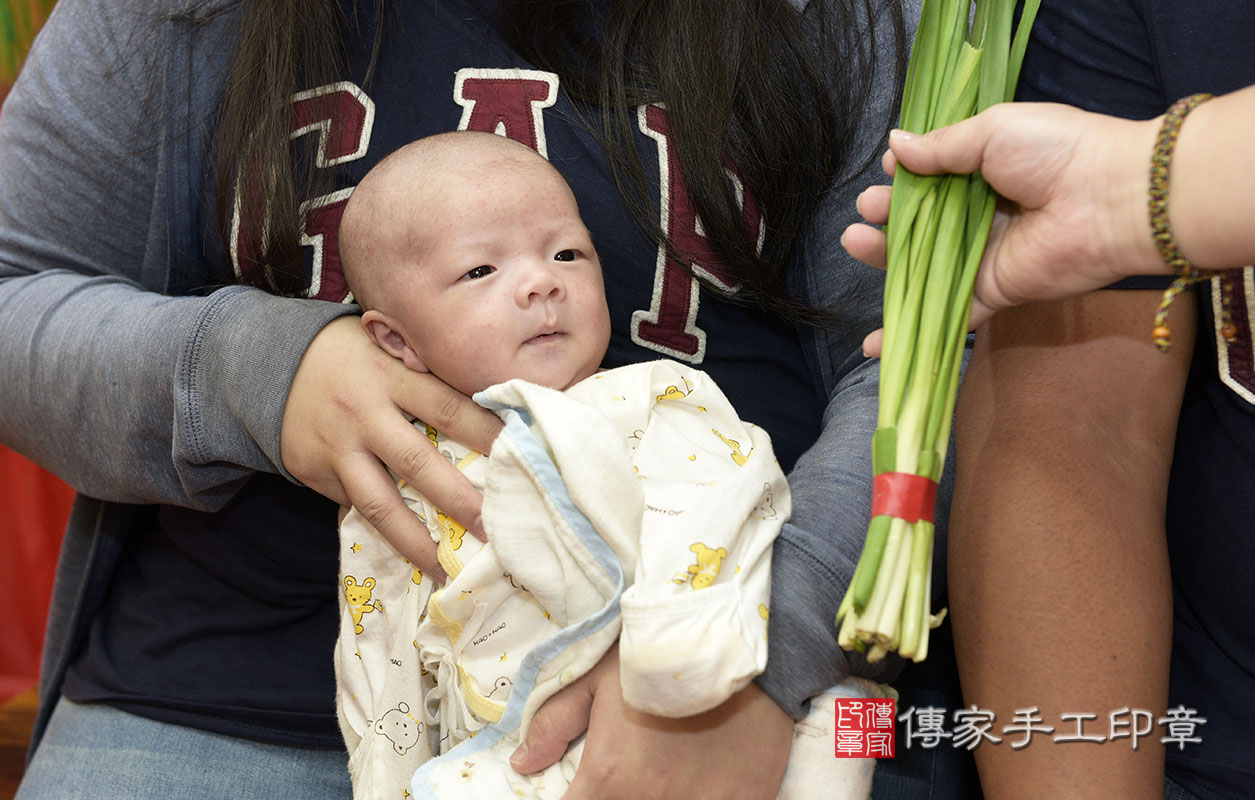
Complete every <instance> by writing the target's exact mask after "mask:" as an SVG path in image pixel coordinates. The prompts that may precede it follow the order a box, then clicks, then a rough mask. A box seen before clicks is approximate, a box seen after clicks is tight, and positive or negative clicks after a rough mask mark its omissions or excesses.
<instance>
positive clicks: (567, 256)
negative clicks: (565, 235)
mask: <svg viewBox="0 0 1255 800" xmlns="http://www.w3.org/2000/svg"><path fill="white" fill-rule="evenodd" d="M553 260H554V261H574V260H575V251H574V250H559V251H558V252H557V253H554V256H553Z"/></svg>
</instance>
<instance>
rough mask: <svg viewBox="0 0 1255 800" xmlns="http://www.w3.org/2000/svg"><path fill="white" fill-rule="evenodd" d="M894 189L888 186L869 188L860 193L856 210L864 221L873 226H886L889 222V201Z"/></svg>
mask: <svg viewBox="0 0 1255 800" xmlns="http://www.w3.org/2000/svg"><path fill="white" fill-rule="evenodd" d="M892 195H893V187H892V186H889V185H887V184H878V185H876V186H868V187H867V188H866V189H864V190H863V191H862V192H860V193H859V196H858V198H857V199H856V200H855V201H854V208H855V210H856V211H858V215H859V216H860V217H862V218H863V220H864V221H866V222H869V223H871V224H872V225H884V224H885V223H886V222H888V221H889V200H890V197H892Z"/></svg>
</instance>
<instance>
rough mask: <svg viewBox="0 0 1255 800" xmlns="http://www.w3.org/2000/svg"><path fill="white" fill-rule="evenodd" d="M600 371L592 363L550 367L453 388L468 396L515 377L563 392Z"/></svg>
mask: <svg viewBox="0 0 1255 800" xmlns="http://www.w3.org/2000/svg"><path fill="white" fill-rule="evenodd" d="M600 371H601V368H600V367H599V366H596V365H594V366H593V367H591V368H580V369H571V370H560V371H555V370H552V369H548V370H535V371H531V372H529V371H523V372H521V373H519V372H515V373H512V374H510V375H506V376H504V377H502V378H501V379H500V380H493V381H491V382H489V383H483V381H482V379H481V381H480V382H478V383H473V384H466V385H464V386H455V387H453V388H455V389H458V390H459V391H461V392H463V393H464V394H466V395H467V396H468V397H469V396H474V395H475V394H476V393H477V392H482V391H483V390H485V389H487V388H488V387H490V386H496V385H497V384H499V383H505V382H506V381H511V380H514V379H516V378H517V379H519V380H525V381H527V382H528V383H534V384H536V385H537V386H544V387H545V388H547V389H556V390H557V391H559V392H564V391H566V390H567V389H570V388H571V387H572V386H574V385H575V384H577V383H579V382H580V381H582V380H584V379H585V378H591V377H592V376H593V375H596V374H597V373H598V372H600Z"/></svg>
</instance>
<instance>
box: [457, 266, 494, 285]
mask: <svg viewBox="0 0 1255 800" xmlns="http://www.w3.org/2000/svg"><path fill="white" fill-rule="evenodd" d="M496 271H497V268H496V267H494V266H492V265H491V264H480V265H479V266H478V267H476V268H475V269H473V270H471V271H470V272H468V273H466V274H465V275H463V276H462V277H463V278H470V279H471V280H473V281H474V280H479V279H480V278H487V277H488V276H489V275H491V274H493V273H494V272H496Z"/></svg>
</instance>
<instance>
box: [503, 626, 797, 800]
mask: <svg viewBox="0 0 1255 800" xmlns="http://www.w3.org/2000/svg"><path fill="white" fill-rule="evenodd" d="M586 729H587V731H588V736H587V738H586V739H585V742H584V754H583V756H582V758H581V760H580V766H579V769H578V770H576V773H575V780H573V781H572V782H571V786H570V788H569V789H568V790H567V793H566V794H565V795H564V798H565V800H614V799H615V798H633V799H634V800H635V799H636V798H654V797H735V798H738V800H772V799H773V798H775V797H776V795H777V794H778V793H779V791H780V782H781V780H782V779H783V778H784V770H785V766H786V765H787V764H788V760H789V747H790V746H791V745H792V742H793V720H792V718H790V717H789V715H787V714H785V713H784V712H783V711H781V710H780V707H779V706H777V705H776V703H775V701H773V700H772V699H771V698H770V697H768V696H767V695H766V694H764V693H763V690H762V689H759V688H758V685H757V684H754V683H751V684H750V685H749V686H747V687H746V688H744V689H742V690H741V691H740V692H738V693H736V694H735V695H733V696H732V697H731V698H729V699H728V700H727V701H726V702H724V704H723V705H721V706H719V707H718V708H714V709H711V710H710V711H707V712H705V713H702V714H697V715H695V716H692V717H684V718H680V719H669V718H666V717H656V716H653V715H651V714H646V713H644V712H641V711H637V710H636V709H633V708H631V707H629V706H628V705H627V704H625V703H624V702H623V692H622V690H621V688H620V685H619V651H618V647H617V646H616V647H615V648H614V649H612V650H611V651H610V652H609V653H607V654H606V656H605V657H604V658H602V660H601V661H600V662H599V663H598V664H597V666H595V667H593V669H592V670H590V671H589V672H588V674H586V675H584V676H583V677H581V678H580V679H579V680H577V681H575V682H574V683H572V684H571V685H570V686H567V687H565V688H564V689H562V691H560V692H558V693H557V694H555V695H554V696H553V697H551V698H549V700H548V701H546V702H545V704H544V705H543V706H541V707H540V709H539V710H538V711H537V712H536V716H535V717H533V718H532V724H531V727H530V728H529V729H528V732H527V739H526V740H525V741H524V742H523V745H522V746H521V747H519V749H518V750H517V751H516V752H515V754H514V756H513V757H512V758H511V761H510V763H511V765H513V767H514V768H515V769H516V770H518V771H519V772H522V773H524V774H531V773H534V772H539V771H540V770H542V769H545V768H546V767H548V766H549V765H551V764H553V763H554V762H556V761H557V760H558V759H559V758H561V757H562V755H563V754H564V753H565V752H566V750H567V745H568V744H569V743H570V742H571V741H572V740H573V739H575V738H576V737H578V736H579V735H580V734H581V733H584V731H585V730H586Z"/></svg>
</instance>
